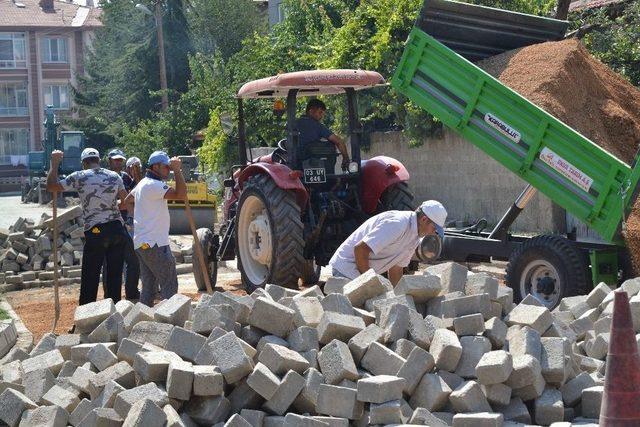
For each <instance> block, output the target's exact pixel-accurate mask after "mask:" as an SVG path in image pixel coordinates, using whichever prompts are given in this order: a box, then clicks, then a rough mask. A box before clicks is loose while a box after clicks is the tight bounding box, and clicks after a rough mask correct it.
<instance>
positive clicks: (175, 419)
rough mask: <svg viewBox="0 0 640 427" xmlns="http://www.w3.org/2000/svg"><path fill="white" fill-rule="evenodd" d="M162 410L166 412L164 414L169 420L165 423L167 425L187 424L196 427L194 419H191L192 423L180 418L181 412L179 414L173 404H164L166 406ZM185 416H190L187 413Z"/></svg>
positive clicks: (174, 426)
mask: <svg viewBox="0 0 640 427" xmlns="http://www.w3.org/2000/svg"><path fill="white" fill-rule="evenodd" d="M162 411H163V412H164V415H165V416H166V417H167V421H166V424H165V426H166V427H187V426H189V427H191V426H194V427H195V423H194V422H193V420H191V419H189V421H190V424H187V423H185V422H184V421H183V420H182V419H181V418H180V414H178V412H177V411H176V410H175V408H174V407H173V406H171V405H164V407H163V408H162ZM183 415H184V414H183ZM185 417H188V416H187V415H185Z"/></svg>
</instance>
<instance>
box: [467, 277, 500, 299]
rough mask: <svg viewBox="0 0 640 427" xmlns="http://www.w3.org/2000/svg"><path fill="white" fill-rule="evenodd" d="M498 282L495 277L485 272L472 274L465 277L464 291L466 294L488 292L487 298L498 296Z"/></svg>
mask: <svg viewBox="0 0 640 427" xmlns="http://www.w3.org/2000/svg"><path fill="white" fill-rule="evenodd" d="M498 287H499V283H498V281H497V280H496V279H494V278H493V277H491V276H489V275H488V274H486V273H478V274H473V275H471V276H469V277H467V283H466V284H465V287H464V293H465V294H467V295H480V294H489V298H490V299H492V300H495V299H497V298H498Z"/></svg>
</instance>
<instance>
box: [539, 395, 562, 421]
mask: <svg viewBox="0 0 640 427" xmlns="http://www.w3.org/2000/svg"><path fill="white" fill-rule="evenodd" d="M563 420H564V405H563V404H562V393H560V390H557V389H554V388H546V389H545V390H544V392H543V393H542V396H540V397H539V398H537V399H536V401H535V421H536V423H537V424H541V425H550V424H553V423H556V422H561V421H563Z"/></svg>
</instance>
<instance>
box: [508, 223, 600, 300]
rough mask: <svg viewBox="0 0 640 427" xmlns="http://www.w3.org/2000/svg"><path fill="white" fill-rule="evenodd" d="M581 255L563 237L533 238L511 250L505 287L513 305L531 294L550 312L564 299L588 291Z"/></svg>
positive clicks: (588, 283) (585, 264)
mask: <svg viewBox="0 0 640 427" xmlns="http://www.w3.org/2000/svg"><path fill="white" fill-rule="evenodd" d="M588 272H589V269H588V265H587V263H586V262H585V257H584V255H583V254H582V253H581V252H580V250H579V249H578V248H577V247H576V246H575V244H573V243H572V242H571V241H570V240H568V239H566V238H564V237H562V236H551V235H546V236H536V237H534V238H532V239H529V240H527V241H526V242H524V243H523V244H522V245H520V247H519V248H518V249H516V250H515V251H513V253H512V254H511V256H510V257H509V264H508V265H507V277H506V282H507V286H509V287H510V288H511V289H513V299H514V301H515V302H520V301H522V300H523V299H524V298H525V297H526V296H527V295H528V294H531V295H533V296H534V297H535V298H536V299H537V300H538V301H540V302H541V303H542V304H544V305H545V306H546V307H547V308H548V309H549V310H553V308H554V307H555V306H557V305H558V304H559V303H560V300H562V298H564V297H568V296H572V295H578V294H579V293H581V292H587V291H588V290H589V286H590V284H591V280H590V278H589V275H588Z"/></svg>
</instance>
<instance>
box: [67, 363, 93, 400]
mask: <svg viewBox="0 0 640 427" xmlns="http://www.w3.org/2000/svg"><path fill="white" fill-rule="evenodd" d="M95 376H96V374H95V372H92V371H90V370H88V369H85V368H83V367H78V369H76V370H75V371H74V372H73V375H72V376H71V378H70V379H69V382H70V383H71V385H72V386H74V387H75V388H76V389H77V390H80V391H81V392H83V393H85V394H87V395H88V394H89V393H90V388H89V384H90V383H91V380H92V379H94V378H95Z"/></svg>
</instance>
